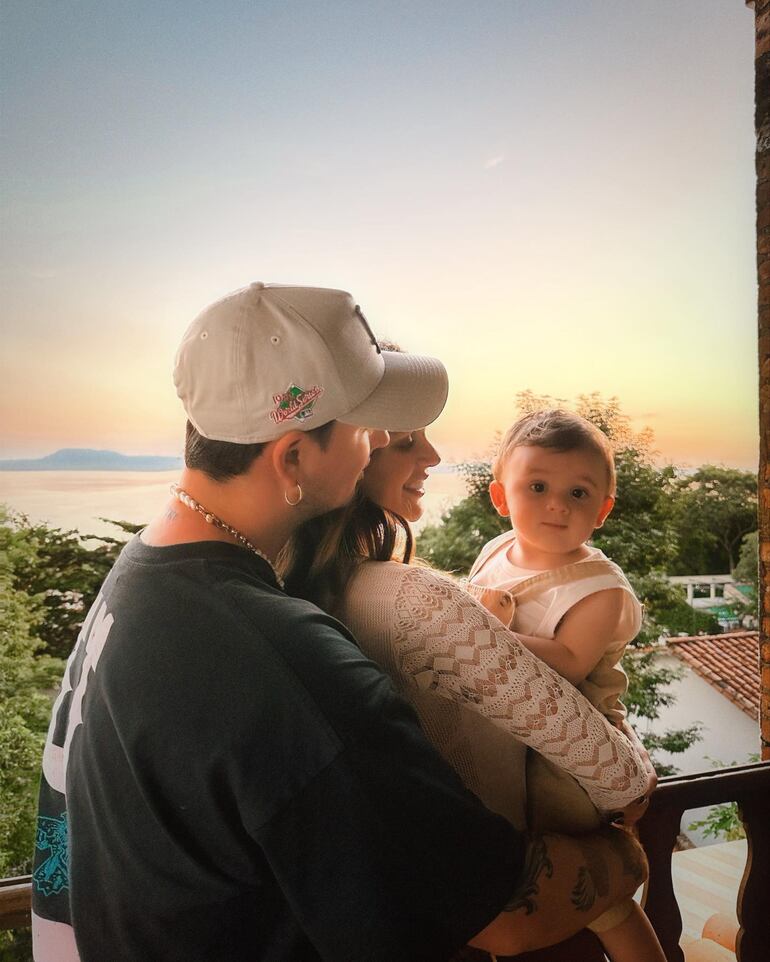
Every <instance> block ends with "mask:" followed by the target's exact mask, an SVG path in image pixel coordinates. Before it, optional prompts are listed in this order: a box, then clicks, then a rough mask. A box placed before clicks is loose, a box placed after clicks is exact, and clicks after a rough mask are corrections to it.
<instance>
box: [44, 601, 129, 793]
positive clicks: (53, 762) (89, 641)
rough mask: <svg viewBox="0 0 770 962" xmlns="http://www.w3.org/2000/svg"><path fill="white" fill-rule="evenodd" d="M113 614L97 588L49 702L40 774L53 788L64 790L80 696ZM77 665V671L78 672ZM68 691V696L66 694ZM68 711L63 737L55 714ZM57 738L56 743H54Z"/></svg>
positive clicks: (103, 641) (97, 658) (79, 713)
mask: <svg viewBox="0 0 770 962" xmlns="http://www.w3.org/2000/svg"><path fill="white" fill-rule="evenodd" d="M112 623H113V617H112V615H111V614H109V613H108V611H107V604H106V602H105V600H104V597H103V596H102V593H101V592H99V595H98V597H97V599H96V601H95V602H94V604H93V606H92V608H91V611H90V612H89V613H88V618H87V619H86V621H85V624H84V625H83V628H82V629H81V632H80V635H79V637H78V642H77V644H76V645H75V647H74V649H73V650H72V654H71V655H70V657H69V660H68V661H67V670H66V671H65V672H64V678H63V679H62V684H61V691H60V692H59V696H58V698H57V699H56V703H55V705H54V706H53V712H52V714H51V724H50V726H49V728H48V737H47V738H46V743H45V750H44V752H43V774H44V775H45V778H46V781H47V782H48V784H49V785H50V786H51V788H53V789H55V790H56V791H57V792H61V793H62V795H64V794H65V786H66V783H67V759H68V758H69V752H70V745H71V744H72V736H73V735H74V734H75V730H76V729H77V727H78V725H80V724H82V721H83V715H82V708H83V696H84V695H85V693H86V685H87V684H88V679H89V677H90V675H91V672H92V671H96V666H97V665H98V663H99V658H100V657H101V654H102V650H103V649H104V645H105V643H106V641H107V638H108V636H109V634H110V629H111V628H112ZM78 665H79V666H80V673H79V676H78V671H77V669H78ZM70 693H71V694H72V697H71V699H68V698H67V696H68V695H69V694H70ZM68 702H69V711H68V713H67V716H66V719H62V720H63V721H65V726H66V727H65V735H64V738H63V740H62V739H61V738H57V737H56V735H57V733H58V730H59V729H60V725H59V721H60V719H59V714H60V712H62V711H63V710H64V711H66V710H67V703H68ZM57 742H60V744H57Z"/></svg>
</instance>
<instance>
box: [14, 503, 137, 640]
mask: <svg viewBox="0 0 770 962" xmlns="http://www.w3.org/2000/svg"><path fill="white" fill-rule="evenodd" d="M100 520H107V519H106V518H105V519H100ZM109 523H110V524H114V525H115V526H116V527H118V528H119V529H120V530H121V531H123V532H125V533H133V532H135V531H138V530H140V528H141V525H134V524H130V523H129V522H127V521H110V522H109ZM5 524H6V527H8V528H9V530H10V535H9V537H11V538H12V539H13V540H14V541H15V542H16V543H17V544H24V545H26V546H27V547H28V548H29V551H28V552H22V553H21V554H20V555H19V557H18V558H17V560H16V562H15V564H14V568H13V574H12V579H13V586H14V588H16V589H17V590H19V591H23V592H25V593H26V594H27V595H29V596H32V597H35V598H38V599H39V600H40V603H41V605H42V612H41V619H42V620H41V623H40V631H39V636H40V638H41V639H42V640H43V641H44V643H45V650H46V651H47V652H48V653H49V654H51V655H55V656H57V657H59V658H66V657H67V656H68V655H69V653H70V651H71V650H72V648H73V647H74V645H75V642H76V640H77V636H78V633H79V632H80V627H81V625H82V623H83V619H84V618H85V616H86V613H87V612H88V609H89V608H90V607H91V602H92V601H93V599H94V598H95V597H96V595H97V593H98V591H99V588H100V587H101V584H102V582H103V581H104V579H105V577H106V576H107V573H108V572H109V570H110V568H111V567H112V566H113V564H114V563H115V559H116V558H117V556H118V554H119V552H120V549H121V548H122V547H123V544H124V541H123V540H120V539H118V538H110V537H105V536H99V537H97V536H95V535H87V534H86V535H82V534H80V533H79V532H77V531H64V530H62V529H61V528H50V527H48V525H45V524H32V523H30V521H29V520H28V519H27V518H26V517H25V516H24V515H18V514H10V515H6V521H5Z"/></svg>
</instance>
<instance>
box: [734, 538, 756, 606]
mask: <svg viewBox="0 0 770 962" xmlns="http://www.w3.org/2000/svg"><path fill="white" fill-rule="evenodd" d="M733 578H735V580H736V581H737V582H738V583H739V584H745V585H751V587H752V588H753V589H754V596H755V597H757V596H758V595H759V532H758V531H750V532H749V533H748V534H747V535H744V538H743V541H742V542H741V548H740V551H739V553H738V564H737V565H736V566H735V568H733Z"/></svg>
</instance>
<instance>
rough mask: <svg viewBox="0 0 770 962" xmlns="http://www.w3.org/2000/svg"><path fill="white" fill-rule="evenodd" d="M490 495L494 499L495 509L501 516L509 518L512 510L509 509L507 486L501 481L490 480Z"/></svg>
mask: <svg viewBox="0 0 770 962" xmlns="http://www.w3.org/2000/svg"><path fill="white" fill-rule="evenodd" d="M489 497H490V498H491V499H492V504H493V505H494V506H495V511H497V513H498V514H499V515H500V517H501V518H507V517H508V515H509V514H510V513H511V512H510V511H509V510H508V502H507V501H506V500H505V488H504V487H503V486H502V484H501V483H500V482H499V481H497V480H494V481H490V482H489Z"/></svg>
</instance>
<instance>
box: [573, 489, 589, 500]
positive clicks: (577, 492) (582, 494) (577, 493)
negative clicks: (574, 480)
mask: <svg viewBox="0 0 770 962" xmlns="http://www.w3.org/2000/svg"><path fill="white" fill-rule="evenodd" d="M572 497H573V498H577V500H578V501H579V500H580V499H581V498H587V497H588V492H587V491H586V489H585V488H573V489H572Z"/></svg>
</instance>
